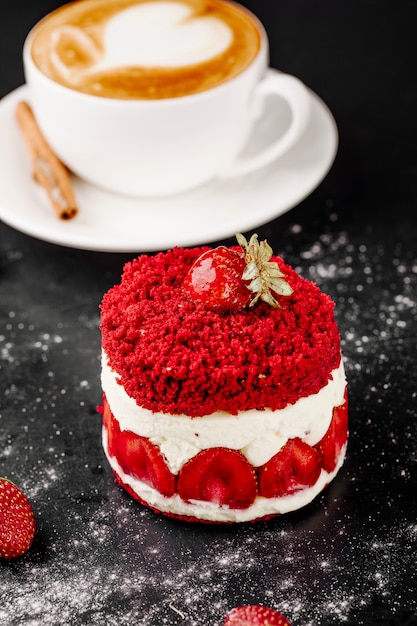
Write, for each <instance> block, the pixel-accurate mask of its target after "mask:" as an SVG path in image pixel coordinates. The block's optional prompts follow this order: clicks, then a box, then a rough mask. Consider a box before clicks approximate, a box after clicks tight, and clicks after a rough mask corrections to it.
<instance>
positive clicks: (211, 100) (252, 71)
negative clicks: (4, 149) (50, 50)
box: [23, 9, 310, 197]
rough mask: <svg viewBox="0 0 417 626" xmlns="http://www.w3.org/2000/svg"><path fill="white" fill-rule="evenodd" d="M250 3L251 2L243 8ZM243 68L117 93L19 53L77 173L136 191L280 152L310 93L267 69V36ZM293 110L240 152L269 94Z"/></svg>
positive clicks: (32, 92)
mask: <svg viewBox="0 0 417 626" xmlns="http://www.w3.org/2000/svg"><path fill="white" fill-rule="evenodd" d="M245 10H246V9H245ZM253 20H254V22H255V23H256V24H257V26H258V29H259V32H260V34H261V46H260V50H259V52H258V54H257V56H256V57H255V59H254V60H253V62H252V63H251V64H250V65H249V67H247V68H246V69H245V70H244V71H243V72H242V73H241V74H239V75H238V76H236V77H234V78H232V79H230V80H229V81H227V82H225V83H223V84H221V85H219V86H217V87H214V88H211V89H208V90H206V91H203V92H200V93H197V94H193V95H186V96H181V97H175V98H164V99H161V100H141V99H135V100H131V99H115V98H106V97H100V96H94V95H88V94H85V93H81V92H79V91H76V90H74V89H71V88H68V87H65V86H62V85H61V84H58V83H57V82H55V81H54V80H52V79H51V78H48V77H47V76H46V75H45V74H44V73H42V72H41V71H40V70H39V69H38V67H37V66H36V65H35V63H34V61H33V59H32V56H31V41H32V38H33V32H34V29H36V26H35V27H34V29H32V31H31V32H30V33H29V35H28V37H27V38H26V41H25V44H24V49H23V61H24V69H25V77H26V82H27V84H28V87H29V99H30V104H31V106H32V108H33V111H34V114H35V117H36V119H37V122H38V124H39V126H40V128H41V130H42V132H43V134H44V136H45V138H46V140H47V141H48V143H49V144H50V146H51V147H52V149H53V150H54V151H55V153H56V154H57V156H58V157H59V158H60V159H61V160H62V161H63V163H65V165H66V166H67V167H68V168H69V169H70V170H71V171H72V172H73V173H74V174H76V175H77V176H79V177H80V178H82V179H84V180H86V181H88V182H89V183H92V184H93V185H96V186H98V187H102V188H105V189H107V190H110V191H113V192H116V193H119V194H126V195H132V196H144V197H152V196H154V197H155V196H165V195H169V194H175V193H179V192H183V191H186V190H188V189H192V188H194V187H197V186H199V185H201V184H202V183H205V182H207V181H210V180H211V179H214V178H216V177H236V176H241V175H243V174H247V173H249V172H253V171H254V170H257V169H259V168H262V167H263V166H265V165H266V164H268V163H270V162H272V161H273V160H275V159H277V158H279V157H280V156H282V155H283V154H284V153H285V152H286V151H288V150H289V149H290V148H291V147H292V146H293V145H294V144H295V143H296V142H297V141H298V139H299V138H300V137H301V136H302V134H303V133H304V130H305V128H306V125H307V123H308V119H309V113H310V95H309V92H308V90H307V88H306V87H305V86H304V85H303V83H302V82H301V81H300V80H298V79H297V78H295V77H294V76H291V75H288V74H283V73H280V72H277V71H274V70H268V59H269V57H268V40H267V35H266V33H265V30H264V28H263V26H262V25H261V24H260V22H259V21H258V20H257V18H256V17H255V16H253ZM271 95H272V96H275V97H277V98H283V99H284V100H285V101H286V102H287V104H288V106H289V109H290V111H291V119H290V122H289V124H288V127H287V129H286V130H285V132H284V133H283V134H282V135H281V136H280V137H279V138H278V139H276V140H274V141H273V142H272V143H271V144H270V145H268V146H267V147H265V148H263V149H262V150H261V151H260V152H259V153H257V154H255V155H250V156H248V157H245V158H243V157H240V156H239V155H240V153H241V152H242V150H243V148H244V145H245V142H246V141H247V140H248V137H249V135H250V132H251V129H252V128H253V125H254V122H255V120H256V119H257V118H258V117H259V116H261V115H262V111H263V108H264V104H265V101H266V98H267V97H269V96H271Z"/></svg>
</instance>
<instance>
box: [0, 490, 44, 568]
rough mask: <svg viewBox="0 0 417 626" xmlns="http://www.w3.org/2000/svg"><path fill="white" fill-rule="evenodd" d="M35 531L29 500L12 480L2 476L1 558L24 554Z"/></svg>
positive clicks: (0, 502)
mask: <svg viewBox="0 0 417 626" xmlns="http://www.w3.org/2000/svg"><path fill="white" fill-rule="evenodd" d="M35 531H36V522H35V516H34V514H33V509H32V507H31V504H30V502H29V500H28V499H27V497H26V496H25V495H24V493H22V491H21V490H20V489H19V488H18V487H16V485H15V484H13V483H12V482H11V481H10V480H7V479H6V478H0V558H4V559H11V558H15V557H18V556H22V554H24V553H25V552H27V550H29V548H30V546H31V544H32V541H33V539H34V536H35Z"/></svg>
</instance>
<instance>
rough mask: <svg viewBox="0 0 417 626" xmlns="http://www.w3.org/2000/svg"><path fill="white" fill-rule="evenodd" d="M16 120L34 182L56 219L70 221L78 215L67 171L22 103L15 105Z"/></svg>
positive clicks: (24, 103)
mask: <svg viewBox="0 0 417 626" xmlns="http://www.w3.org/2000/svg"><path fill="white" fill-rule="evenodd" d="M16 119H17V122H18V124H19V128H20V130H21V132H22V135H23V138H24V140H25V143H26V147H27V149H28V152H29V156H30V159H31V161H32V166H33V173H34V177H35V180H36V182H38V183H39V184H40V185H42V187H44V189H45V190H46V192H47V194H48V196H49V199H50V201H51V204H52V206H53V208H54V210H55V212H56V214H57V216H58V217H59V219H61V220H70V219H72V218H73V217H75V216H76V215H77V213H78V207H77V203H76V200H75V197H74V193H73V190H72V186H71V180H70V176H69V172H68V169H67V168H66V167H65V165H64V164H63V163H62V162H61V161H60V160H59V159H58V157H57V156H56V154H55V153H54V152H53V151H52V149H51V148H50V146H49V144H48V143H47V141H46V139H45V137H44V136H43V134H42V132H41V130H40V128H39V126H38V124H37V122H36V119H35V116H34V115H33V111H32V109H31V107H30V106H29V104H28V103H27V102H24V101H23V100H22V101H21V102H19V103H18V105H17V107H16Z"/></svg>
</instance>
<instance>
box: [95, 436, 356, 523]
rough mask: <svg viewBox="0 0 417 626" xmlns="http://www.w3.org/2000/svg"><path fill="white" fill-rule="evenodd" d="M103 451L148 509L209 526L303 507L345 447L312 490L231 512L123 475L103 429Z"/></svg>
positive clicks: (257, 500) (262, 499)
mask: <svg viewBox="0 0 417 626" xmlns="http://www.w3.org/2000/svg"><path fill="white" fill-rule="evenodd" d="M103 447H104V450H105V452H106V455H107V458H108V461H109V463H110V466H111V467H112V469H113V470H114V471H115V472H116V473H117V474H118V475H119V477H120V478H121V480H122V481H123V482H124V483H125V484H126V485H128V486H129V487H131V489H133V491H134V492H135V493H136V494H137V495H138V496H139V498H140V499H141V500H143V501H144V502H146V503H147V504H148V505H149V506H150V507H152V508H155V509H157V510H158V511H161V512H162V513H173V514H175V515H181V516H186V517H187V516H191V517H195V518H197V519H201V520H207V521H213V522H248V521H251V520H256V519H259V518H262V517H266V516H270V515H281V514H284V513H289V512H290V511H295V510H297V509H300V508H302V507H304V506H306V505H307V504H309V503H310V502H311V501H312V500H313V499H314V498H315V497H316V496H317V495H318V494H319V493H320V492H321V491H322V490H323V489H324V488H325V487H326V486H327V485H328V484H329V483H330V482H331V481H332V480H333V478H334V477H335V476H336V474H337V472H338V471H339V469H340V468H341V466H342V465H343V461H344V459H345V455H346V445H344V446H343V448H342V450H341V452H340V455H339V459H338V462H337V465H336V468H335V469H334V470H333V472H331V473H328V472H326V471H325V470H324V469H322V470H321V474H320V476H319V478H318V480H317V482H316V483H315V484H314V485H313V486H312V487H305V488H303V489H301V490H300V491H297V492H296V493H293V494H291V495H288V496H281V497H278V498H265V497H264V496H260V495H258V496H257V497H256V498H255V501H254V502H253V504H251V505H250V506H249V507H248V508H246V509H231V508H229V507H228V506H225V505H218V504H215V503H213V502H204V501H202V500H192V501H190V502H185V501H184V500H182V498H181V497H180V496H179V495H178V494H175V495H173V496H171V497H168V498H167V497H166V496H163V495H161V494H160V493H159V491H157V490H156V489H154V488H153V487H151V486H150V485H147V484H146V483H144V482H142V481H141V480H138V479H136V478H133V477H132V476H129V475H128V474H125V473H124V472H123V470H122V468H121V467H120V465H119V464H118V463H117V461H116V459H115V458H113V457H111V456H110V455H109V454H108V451H107V432H106V429H105V428H103Z"/></svg>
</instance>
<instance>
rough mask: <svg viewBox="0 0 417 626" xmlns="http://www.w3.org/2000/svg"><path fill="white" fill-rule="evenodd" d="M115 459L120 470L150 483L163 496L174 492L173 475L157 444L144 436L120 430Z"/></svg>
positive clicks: (171, 494)
mask: <svg viewBox="0 0 417 626" xmlns="http://www.w3.org/2000/svg"><path fill="white" fill-rule="evenodd" d="M115 456H116V459H117V461H118V463H119V465H120V467H121V468H122V470H123V471H124V472H125V473H126V474H129V475H130V476H133V477H134V478H137V479H139V480H141V481H142V482H144V483H146V484H147V485H150V486H151V487H153V488H154V489H156V490H157V491H159V493H161V494H162V495H163V496H166V497H170V496H173V495H174V493H175V476H174V474H172V473H171V471H170V469H169V467H168V465H167V463H166V461H165V457H164V456H163V454H162V453H161V451H160V450H159V448H158V446H156V445H155V444H153V443H152V442H151V441H149V439H147V438H146V437H140V436H139V435H136V434H135V433H133V432H132V431H130V430H122V431H121V432H120V434H119V436H118V438H117V441H116V454H115Z"/></svg>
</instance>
